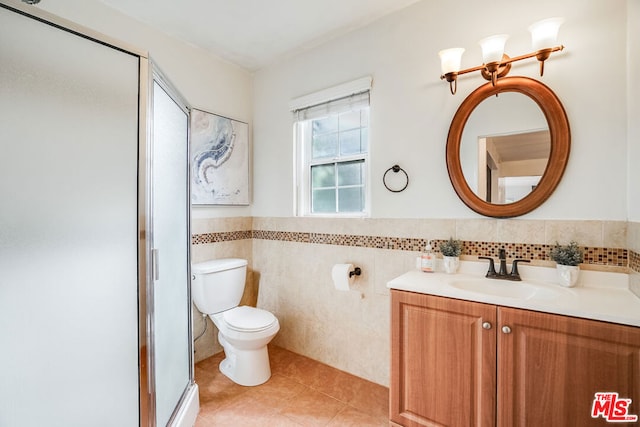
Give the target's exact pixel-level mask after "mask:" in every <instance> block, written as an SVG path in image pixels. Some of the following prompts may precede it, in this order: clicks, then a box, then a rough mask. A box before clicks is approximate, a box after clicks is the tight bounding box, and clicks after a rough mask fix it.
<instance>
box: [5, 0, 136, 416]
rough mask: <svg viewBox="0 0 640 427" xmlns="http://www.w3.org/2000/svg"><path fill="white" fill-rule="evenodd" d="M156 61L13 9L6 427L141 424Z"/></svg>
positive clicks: (8, 36) (8, 95)
mask: <svg viewBox="0 0 640 427" xmlns="http://www.w3.org/2000/svg"><path fill="white" fill-rule="evenodd" d="M145 61H146V60H143V59H142V58H141V57H139V56H136V55H133V54H129V53H126V52H124V51H122V50H121V49H116V48H113V47H110V46H109V45H107V44H105V43H101V42H97V41H95V40H93V39H89V38H87V37H83V36H80V35H79V34H78V33H77V32H70V31H65V30H64V29H62V27H60V26H55V25H49V24H47V23H45V22H44V21H42V20H36V19H32V18H30V17H28V16H25V15H24V14H19V13H15V12H14V11H12V10H10V9H7V8H5V7H4V6H2V5H0V426H2V427H5V426H7V427H13V426H20V427H42V426H65V427H85V426H87V425H91V426H92V427H113V426H118V427H136V426H138V419H139V409H138V387H139V383H138V264H137V258H138V136H139V132H138V117H139V115H138V112H139V106H138V99H139V98H138V93H139V80H140V79H139V76H140V72H139V69H140V68H141V66H142V65H143V64H144V62H145Z"/></svg>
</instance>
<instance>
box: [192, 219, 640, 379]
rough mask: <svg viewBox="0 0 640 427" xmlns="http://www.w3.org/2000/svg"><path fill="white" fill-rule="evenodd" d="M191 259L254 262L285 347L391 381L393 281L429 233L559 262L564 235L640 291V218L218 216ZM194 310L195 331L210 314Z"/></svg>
mask: <svg viewBox="0 0 640 427" xmlns="http://www.w3.org/2000/svg"><path fill="white" fill-rule="evenodd" d="M192 234H193V237H192V243H193V245H192V259H193V262H198V261H202V260H206V259H210V258H218V257H242V258H246V259H248V260H249V265H250V267H251V268H250V274H249V275H248V279H247V292H245V297H244V298H245V303H253V304H255V303H257V305H258V306H259V307H261V308H264V309H267V310H270V311H272V312H273V313H274V314H275V315H276V316H277V317H278V319H279V321H280V323H281V330H280V332H279V333H278V335H277V336H276V338H275V339H274V342H275V343H276V344H277V345H280V346H282V347H284V348H287V349H289V350H292V351H294V352H297V353H300V354H303V355H305V356H309V357H311V358H313V359H316V360H319V361H322V362H324V363H327V364H329V365H331V366H334V367H336V368H338V369H341V370H344V371H347V372H349V373H352V374H354V375H357V376H360V377H363V378H366V379H368V380H370V381H373V382H376V383H378V384H382V385H388V383H389V358H390V353H389V292H388V290H387V288H386V283H387V282H388V281H389V280H390V279H392V278H394V277H396V276H399V275H400V274H402V273H404V272H406V271H408V270H410V269H412V268H414V266H415V258H416V256H417V255H418V254H419V252H420V250H421V249H422V248H423V247H424V245H425V243H426V241H427V240H428V239H431V240H434V241H435V243H436V245H435V246H437V243H438V242H439V241H441V240H444V239H448V238H449V237H455V238H457V239H460V240H463V242H464V252H463V254H465V256H466V257H469V258H473V257H475V256H477V255H493V256H495V255H496V253H497V250H498V249H499V248H501V247H504V248H505V249H507V252H508V254H509V256H510V257H515V256H517V257H522V258H527V259H531V260H532V263H534V264H538V265H553V263H551V262H549V261H548V251H549V249H550V247H551V246H552V245H553V244H555V242H556V241H559V242H561V243H566V242H568V241H570V240H576V241H577V242H578V243H579V244H580V245H581V246H582V247H583V248H584V249H585V264H583V268H588V269H596V270H606V271H629V266H631V267H632V272H633V273H634V274H633V276H635V278H636V279H635V280H636V281H635V282H634V281H633V280H634V279H632V283H635V284H634V285H632V286H637V292H636V293H637V294H639V295H640V285H639V284H640V281H638V280H637V278H638V276H640V274H639V273H638V272H639V271H640V265H639V264H640V256H639V255H638V254H639V253H640V224H639V223H627V222H625V221H534V220H496V219H473V220H454V219H451V220H449V219H445V220H420V219H320V218H263V217H255V218H217V219H211V220H194V222H193V224H192ZM336 263H352V264H354V265H357V266H359V267H361V268H362V272H363V273H362V275H361V276H360V277H359V278H358V279H357V280H356V282H355V284H354V286H353V289H354V290H352V291H349V292H343V291H337V290H336V289H335V288H334V287H333V284H332V281H331V267H332V266H333V265H334V264H336ZM194 313H196V315H194V334H196V335H197V334H198V333H199V331H201V330H202V327H203V323H202V318H201V316H199V315H198V314H197V311H195V312H194ZM214 330H215V328H213V327H211V325H209V330H208V333H207V334H205V336H204V337H203V338H201V339H200V340H199V341H198V342H197V343H196V360H202V359H203V358H205V357H208V356H209V355H211V354H213V353H215V352H217V351H219V350H220V348H219V347H218V345H217V343H216V339H215V335H214V332H213V331H214Z"/></svg>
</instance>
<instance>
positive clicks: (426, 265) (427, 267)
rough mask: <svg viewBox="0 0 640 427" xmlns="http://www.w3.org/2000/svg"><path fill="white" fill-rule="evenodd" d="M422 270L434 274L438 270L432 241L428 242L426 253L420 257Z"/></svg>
mask: <svg viewBox="0 0 640 427" xmlns="http://www.w3.org/2000/svg"><path fill="white" fill-rule="evenodd" d="M420 269H421V270H422V271H424V272H426V273H433V272H434V271H435V270H436V257H435V255H434V254H433V251H432V248H431V240H429V242H427V246H425V248H424V252H423V253H422V256H421V257H420Z"/></svg>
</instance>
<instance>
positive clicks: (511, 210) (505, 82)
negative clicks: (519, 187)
mask: <svg viewBox="0 0 640 427" xmlns="http://www.w3.org/2000/svg"><path fill="white" fill-rule="evenodd" d="M504 92H519V93H522V94H523V95H526V96H528V97H529V98H531V99H532V100H533V101H535V103H536V104H538V106H539V107H540V109H541V110H542V113H543V114H544V116H545V118H546V119H547V123H548V125H549V133H550V136H551V151H550V154H549V161H548V162H547V167H546V169H545V171H544V174H543V175H542V178H541V179H540V182H539V183H538V185H537V187H536V188H535V189H534V190H533V191H532V192H531V193H529V194H528V195H527V196H526V197H524V198H522V199H520V200H518V201H516V202H513V203H507V204H493V203H489V202H487V201H485V200H482V199H481V198H480V197H478V196H477V195H476V194H475V193H474V192H473V190H471V188H470V187H469V184H468V183H467V181H466V179H465V177H464V174H463V172H462V165H461V163H460V143H461V141H462V133H463V131H464V127H465V125H466V123H467V120H468V119H469V116H470V115H471V113H472V112H473V110H474V109H475V108H476V107H477V106H478V105H479V104H480V103H481V102H482V101H484V100H485V99H487V98H488V97H490V96H493V95H498V94H500V93H504ZM570 149H571V131H570V129H569V120H568V119H567V114H566V112H565V111H564V107H563V106H562V103H561V102H560V99H558V97H557V96H556V94H555V93H553V91H552V90H551V89H550V88H549V87H548V86H546V85H544V84H543V83H541V82H539V81H538V80H534V79H530V78H528V77H504V78H501V79H500V80H498V82H497V83H496V85H495V86H492V85H491V83H487V84H484V85H482V86H480V87H479V88H478V89H476V90H475V91H473V92H472V93H471V94H470V95H469V96H468V97H467V98H466V99H465V100H464V101H463V102H462V104H461V105H460V107H459V108H458V111H457V112H456V114H455V115H454V116H453V120H452V121H451V127H450V128H449V136H448V137H447V151H446V156H447V170H448V171H449V179H451V184H453V188H454V189H455V191H456V193H457V194H458V197H460V199H461V200H462V201H463V202H464V203H465V204H466V205H467V206H469V207H470V208H471V209H473V210H474V211H476V212H477V213H479V214H481V215H485V216H490V217H494V218H510V217H515V216H520V215H524V214H526V213H529V212H531V211H532V210H534V209H536V208H537V207H538V206H540V205H541V204H542V203H543V202H544V201H545V200H547V199H548V198H549V196H551V193H553V191H554V190H555V189H556V187H557V185H558V183H559V182H560V179H561V178H562V175H563V174H564V170H565V168H566V166H567V160H568V158H569V152H570Z"/></svg>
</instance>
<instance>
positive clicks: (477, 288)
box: [449, 278, 563, 299]
mask: <svg viewBox="0 0 640 427" xmlns="http://www.w3.org/2000/svg"><path fill="white" fill-rule="evenodd" d="M449 285H450V286H452V287H454V288H457V289H461V290H463V291H467V292H473V293H476V294H484V295H492V296H497V297H502V298H516V299H529V298H531V297H533V296H536V297H539V298H551V297H553V296H554V295H557V294H558V293H559V292H561V291H562V290H563V289H560V288H558V289H557V290H556V289H554V288H552V287H548V286H544V287H543V286H539V285H536V284H532V283H527V282H515V281H510V280H499V279H484V278H483V279H480V278H478V279H476V278H464V279H454V280H452V281H451V282H449Z"/></svg>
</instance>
